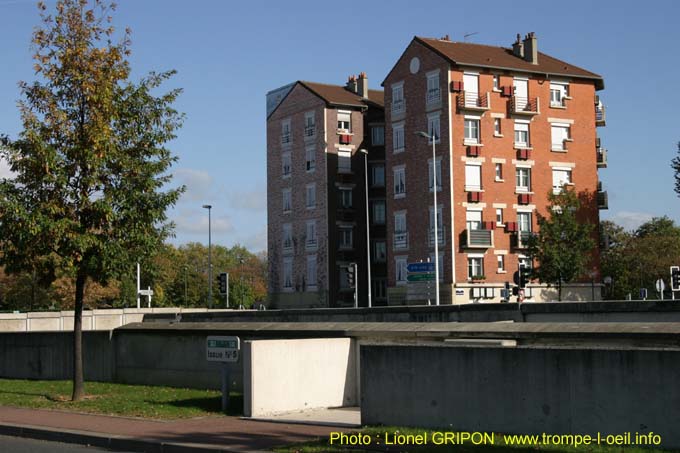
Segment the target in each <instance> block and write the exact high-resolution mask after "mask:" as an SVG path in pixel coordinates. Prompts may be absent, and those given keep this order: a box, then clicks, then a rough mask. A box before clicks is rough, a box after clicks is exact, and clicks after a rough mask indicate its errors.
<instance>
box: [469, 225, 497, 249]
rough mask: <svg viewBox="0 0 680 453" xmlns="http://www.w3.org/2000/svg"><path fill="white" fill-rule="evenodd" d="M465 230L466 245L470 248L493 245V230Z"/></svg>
mask: <svg viewBox="0 0 680 453" xmlns="http://www.w3.org/2000/svg"><path fill="white" fill-rule="evenodd" d="M465 231H466V234H465V236H466V246H467V247H470V248H488V247H493V230H471V229H469V228H468V229H467V230H465Z"/></svg>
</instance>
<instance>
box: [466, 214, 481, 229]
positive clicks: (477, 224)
mask: <svg viewBox="0 0 680 453" xmlns="http://www.w3.org/2000/svg"><path fill="white" fill-rule="evenodd" d="M465 222H466V225H467V229H468V230H481V229H482V211H473V210H470V209H468V210H467V212H466V213H465Z"/></svg>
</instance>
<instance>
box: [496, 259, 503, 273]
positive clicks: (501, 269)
mask: <svg viewBox="0 0 680 453" xmlns="http://www.w3.org/2000/svg"><path fill="white" fill-rule="evenodd" d="M496 259H497V260H498V267H497V268H496V270H497V271H498V272H505V255H496Z"/></svg>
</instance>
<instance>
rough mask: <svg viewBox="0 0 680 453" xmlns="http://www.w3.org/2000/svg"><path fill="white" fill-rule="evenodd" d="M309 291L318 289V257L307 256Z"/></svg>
mask: <svg viewBox="0 0 680 453" xmlns="http://www.w3.org/2000/svg"><path fill="white" fill-rule="evenodd" d="M307 289H316V255H308V256H307Z"/></svg>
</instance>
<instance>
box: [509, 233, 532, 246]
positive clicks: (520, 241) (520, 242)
mask: <svg viewBox="0 0 680 453" xmlns="http://www.w3.org/2000/svg"><path fill="white" fill-rule="evenodd" d="M533 236H534V233H532V232H531V231H517V232H516V233H515V234H514V235H513V245H514V246H515V248H518V249H525V248H527V247H529V239H530V238H531V237H533Z"/></svg>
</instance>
